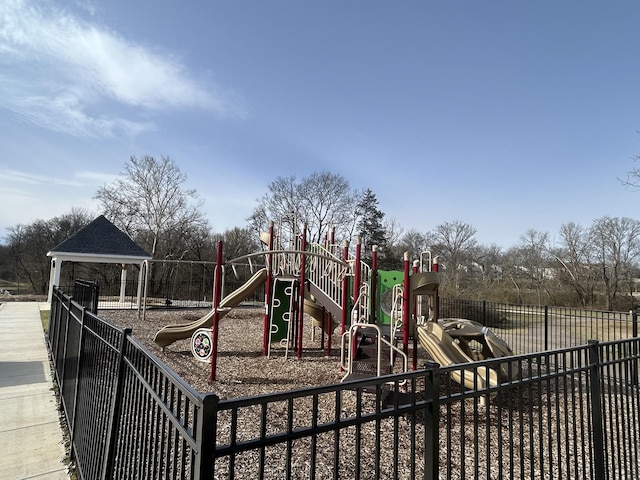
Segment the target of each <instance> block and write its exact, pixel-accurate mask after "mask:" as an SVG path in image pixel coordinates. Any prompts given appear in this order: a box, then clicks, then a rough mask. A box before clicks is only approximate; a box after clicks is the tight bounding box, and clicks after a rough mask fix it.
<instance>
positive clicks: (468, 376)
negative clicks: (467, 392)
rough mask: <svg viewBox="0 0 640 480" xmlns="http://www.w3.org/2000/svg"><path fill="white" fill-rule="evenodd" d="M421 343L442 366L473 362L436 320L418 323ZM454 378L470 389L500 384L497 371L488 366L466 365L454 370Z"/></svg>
mask: <svg viewBox="0 0 640 480" xmlns="http://www.w3.org/2000/svg"><path fill="white" fill-rule="evenodd" d="M417 330H418V340H419V341H420V345H422V347H423V348H424V349H425V350H426V351H427V352H428V353H429V355H430V356H431V358H433V360H434V361H436V362H438V363H439V364H440V365H442V366H448V365H459V364H468V363H472V362H473V361H474V360H473V359H472V358H471V357H469V356H468V355H467V354H466V353H464V352H463V351H462V349H461V348H460V347H459V346H458V345H457V343H456V342H455V341H454V340H453V338H452V337H451V336H450V335H449V334H448V333H447V332H446V331H445V330H444V328H442V326H441V325H440V324H438V323H436V322H427V323H426V324H425V325H417ZM452 376H453V379H454V380H455V381H456V382H458V383H459V384H460V385H464V386H465V387H467V388H469V389H482V388H487V387H495V386H497V385H499V379H498V374H497V372H496V371H495V370H494V369H492V368H488V367H486V366H481V367H475V368H474V367H466V366H465V368H464V369H461V370H455V371H454V372H452Z"/></svg>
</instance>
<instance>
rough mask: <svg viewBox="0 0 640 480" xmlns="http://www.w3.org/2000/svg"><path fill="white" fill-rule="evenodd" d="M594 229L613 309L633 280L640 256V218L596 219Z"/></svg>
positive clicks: (596, 245)
mask: <svg viewBox="0 0 640 480" xmlns="http://www.w3.org/2000/svg"><path fill="white" fill-rule="evenodd" d="M590 232H591V236H592V238H593V243H594V247H595V251H596V252H597V254H596V255H597V263H598V268H599V270H600V274H601V276H602V281H603V283H604V289H605V297H606V305H605V308H606V309H607V310H612V309H613V308H614V307H615V302H616V297H617V296H618V294H619V292H620V290H621V286H622V285H623V283H624V282H625V281H626V282H631V275H632V272H633V269H634V265H635V264H636V263H637V260H638V257H639V256H640V222H638V221H637V220H633V219H631V218H626V217H623V218H615V217H602V218H599V219H597V220H595V221H594V222H593V225H592V227H591V230H590Z"/></svg>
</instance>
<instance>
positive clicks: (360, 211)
mask: <svg viewBox="0 0 640 480" xmlns="http://www.w3.org/2000/svg"><path fill="white" fill-rule="evenodd" d="M356 214H357V216H358V225H357V229H358V234H359V235H360V237H361V240H362V258H363V260H365V261H366V262H369V263H370V262H371V251H372V247H373V246H374V245H377V246H378V267H379V268H385V257H386V253H387V236H386V232H385V229H384V225H383V220H384V213H383V212H382V211H381V210H380V209H379V208H378V199H377V198H376V195H375V193H373V192H372V191H371V189H370V188H367V189H366V190H365V191H364V192H363V194H362V197H361V199H360V201H359V202H358V204H357V206H356Z"/></svg>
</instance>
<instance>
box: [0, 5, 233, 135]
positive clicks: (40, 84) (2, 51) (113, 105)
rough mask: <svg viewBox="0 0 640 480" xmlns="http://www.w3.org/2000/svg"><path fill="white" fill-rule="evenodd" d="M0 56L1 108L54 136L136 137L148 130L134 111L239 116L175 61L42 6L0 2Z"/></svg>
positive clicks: (56, 10)
mask: <svg viewBox="0 0 640 480" xmlns="http://www.w3.org/2000/svg"><path fill="white" fill-rule="evenodd" d="M0 57H1V58H0V65H2V64H5V66H6V67H9V68H6V69H5V72H6V73H4V74H1V75H0V106H4V107H5V108H8V109H9V110H11V111H13V112H14V113H16V114H17V115H19V116H20V117H21V118H22V119H23V120H24V121H27V122H31V123H34V124H36V125H39V126H41V127H44V128H47V129H51V130H55V131H62V132H68V133H70V134H73V135H78V136H109V135H114V134H122V133H125V134H128V135H136V134H138V133H140V132H142V131H146V130H149V129H153V128H154V127H153V124H152V123H151V122H149V121H140V120H139V119H138V118H139V117H138V115H137V114H136V113H133V112H139V111H140V109H142V110H143V111H159V110H166V109H176V108H178V109H185V108H199V109H202V108H204V109H208V110H210V111H213V112H216V113H218V114H223V115H227V114H230V113H232V114H235V113H237V112H236V110H235V107H234V105H233V104H232V102H230V101H229V100H227V99H226V98H225V97H224V95H223V94H221V93H216V89H215V87H214V86H213V85H209V84H203V83H202V82H199V81H198V80H197V79H195V77H194V75H193V74H192V73H191V72H189V70H188V69H187V67H186V66H185V65H184V63H183V62H181V60H180V59H179V58H176V57H175V56H173V55H170V54H166V53H160V52H157V51H152V50H151V49H150V48H148V47H146V46H143V45H140V44H137V43H135V42H134V41H131V40H128V39H126V38H124V37H123V36H121V35H119V34H118V33H116V32H113V31H110V30H108V29H107V28H105V27H103V26H100V25H98V24H95V23H89V22H87V21H86V20H84V19H82V18H81V17H79V16H77V15H74V14H72V13H70V12H68V11H66V10H63V9H62V8H60V7H57V6H55V5H54V4H53V3H48V2H46V1H45V2H40V1H38V2H36V1H30V0H3V1H2V2H0ZM1 92H4V93H1ZM109 111H116V112H118V114H109V113H105V112H109ZM125 117H126V118H125Z"/></svg>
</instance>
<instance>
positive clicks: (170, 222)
mask: <svg viewBox="0 0 640 480" xmlns="http://www.w3.org/2000/svg"><path fill="white" fill-rule="evenodd" d="M186 180H187V176H186V175H185V174H184V173H183V172H182V171H181V170H180V168H179V167H178V166H177V165H176V164H175V162H173V160H171V159H170V158H169V157H162V158H160V160H157V159H156V158H154V157H152V156H148V155H146V156H144V157H142V158H137V157H131V158H130V160H129V162H128V163H127V164H125V167H124V171H123V172H122V173H121V175H120V178H118V179H117V180H116V181H115V182H114V183H113V184H111V185H105V186H103V187H101V188H99V189H98V191H97V193H96V195H95V196H94V198H95V199H96V200H98V202H99V203H100V205H101V207H102V210H103V212H104V215H105V216H106V217H107V218H109V220H111V221H112V222H114V223H115V224H116V225H117V226H119V227H120V228H122V229H123V230H124V231H125V232H127V233H128V234H129V236H131V237H132V238H134V239H135V240H136V241H137V242H139V243H140V244H141V246H143V247H144V248H145V249H147V250H148V251H149V252H150V253H151V254H152V255H153V256H154V257H156V258H157V257H158V256H159V257H162V258H173V259H180V258H184V256H185V248H187V247H186V246H185V245H183V244H182V240H183V239H184V237H185V236H188V235H189V234H190V232H193V231H196V230H197V229H199V228H201V227H202V226H208V225H207V222H206V220H205V219H204V217H203V215H202V211H201V206H202V202H201V201H200V199H199V197H198V195H197V194H196V192H195V190H192V189H185V188H184V186H183V185H184V183H185V182H186Z"/></svg>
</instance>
